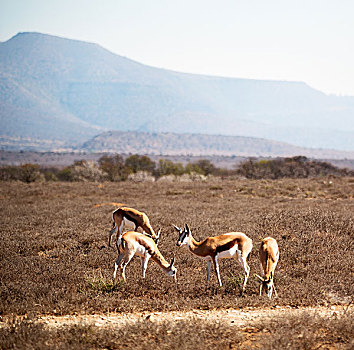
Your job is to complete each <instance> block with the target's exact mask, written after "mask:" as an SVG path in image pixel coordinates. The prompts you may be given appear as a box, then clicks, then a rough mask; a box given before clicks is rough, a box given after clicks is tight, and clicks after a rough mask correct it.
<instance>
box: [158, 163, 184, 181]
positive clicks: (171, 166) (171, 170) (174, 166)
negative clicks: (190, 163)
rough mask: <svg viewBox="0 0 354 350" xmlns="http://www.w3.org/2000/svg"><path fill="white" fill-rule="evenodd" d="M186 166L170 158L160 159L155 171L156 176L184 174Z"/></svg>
mask: <svg viewBox="0 0 354 350" xmlns="http://www.w3.org/2000/svg"><path fill="white" fill-rule="evenodd" d="M183 173H184V167H183V164H182V163H174V162H172V161H171V160H168V159H160V160H159V163H158V165H157V169H156V171H155V175H156V177H161V176H165V175H182V174H183Z"/></svg>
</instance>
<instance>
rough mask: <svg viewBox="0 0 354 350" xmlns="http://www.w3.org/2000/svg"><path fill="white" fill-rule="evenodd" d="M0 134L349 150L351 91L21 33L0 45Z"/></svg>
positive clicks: (353, 144) (353, 146)
mask: <svg viewBox="0 0 354 350" xmlns="http://www.w3.org/2000/svg"><path fill="white" fill-rule="evenodd" d="M0 130H1V131H0V137H1V138H2V139H3V140H4V142H6V143H8V144H11V147H14V148H16V146H19V145H21V142H22V141H23V140H26V141H25V142H27V144H31V142H32V140H33V142H34V144H35V146H34V147H41V142H40V140H45V142H44V144H45V147H46V148H45V149H48V142H47V141H48V140H52V141H53V143H54V144H55V145H59V146H60V145H63V144H65V145H66V146H72V147H77V146H78V145H79V144H82V143H83V142H85V141H87V140H88V139H90V138H92V137H93V136H95V135H97V134H99V133H101V132H104V131H107V130H121V131H129V130H132V131H142V132H173V133H189V134H210V135H215V134H217V135H242V136H246V137H258V138H263V139H270V140H276V141H278V142H287V143H290V144H294V145H297V146H301V147H311V148H326V149H339V150H345V151H354V97H338V96H328V95H326V94H324V93H322V92H320V91H317V90H315V89H312V88H311V87H310V86H308V85H307V84H306V83H303V82H289V81H271V80H255V79H236V78H222V77H214V76H205V75H196V74H187V73H178V72H175V71H170V70H166V69H159V68H154V67H150V66H147V65H144V64H141V63H138V62H135V61H133V60H130V59H128V58H125V57H122V56H119V55H116V54H114V53H112V52H110V51H108V50H106V49H104V48H102V47H101V46H100V45H98V44H94V43H87V42H83V41H78V40H71V39H65V38H60V37H56V36H51V35H46V34H41V33H19V34H17V35H16V36H14V37H13V38H11V39H10V40H8V41H6V42H2V43H0ZM16 140H19V141H18V143H17V142H16ZM0 146H1V145H0ZM12 149H13V148H12ZM37 150H40V149H38V148H37Z"/></svg>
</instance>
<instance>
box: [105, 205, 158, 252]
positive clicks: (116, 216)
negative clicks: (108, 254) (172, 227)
mask: <svg viewBox="0 0 354 350" xmlns="http://www.w3.org/2000/svg"><path fill="white" fill-rule="evenodd" d="M112 220H113V227H112V229H111V230H110V231H109V239H108V246H109V247H110V246H111V238H112V235H113V233H114V232H117V239H116V245H117V249H118V246H119V240H120V237H121V236H122V231H123V226H124V223H128V222H132V223H133V224H134V225H135V228H134V231H136V230H137V228H138V227H141V228H142V229H143V231H144V233H145V234H146V235H148V236H149V237H152V238H153V239H154V240H155V242H156V244H157V243H158V240H159V237H160V230H159V232H158V233H157V234H156V233H155V231H154V230H153V228H152V227H151V225H150V221H149V218H148V217H147V215H146V214H145V213H143V212H141V211H139V210H136V209H133V208H128V207H120V208H118V209H117V210H115V211H114V212H113V213H112Z"/></svg>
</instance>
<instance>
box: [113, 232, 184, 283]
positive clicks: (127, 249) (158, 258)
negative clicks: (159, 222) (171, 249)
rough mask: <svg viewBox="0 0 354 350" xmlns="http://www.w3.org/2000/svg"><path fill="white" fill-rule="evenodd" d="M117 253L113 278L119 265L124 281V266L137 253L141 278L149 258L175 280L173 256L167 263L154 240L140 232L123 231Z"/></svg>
mask: <svg viewBox="0 0 354 350" xmlns="http://www.w3.org/2000/svg"><path fill="white" fill-rule="evenodd" d="M118 253H119V254H118V258H117V260H116V262H115V264H114V274H113V277H114V279H116V276H117V270H118V267H120V268H121V271H122V277H123V280H124V282H125V281H126V278H125V268H126V267H127V265H128V264H129V262H130V260H131V259H132V258H133V256H135V255H137V256H140V259H141V268H142V276H143V278H145V272H146V268H147V264H148V262H149V259H150V258H151V259H152V260H153V261H155V262H156V263H157V264H158V265H159V266H160V267H161V268H162V269H163V270H164V272H165V273H166V274H167V275H169V276H172V277H173V278H174V279H175V281H176V280H177V276H176V275H177V269H176V267H174V266H173V264H174V261H175V258H172V260H171V263H170V264H169V263H168V262H167V261H166V260H165V258H164V257H163V256H162V254H161V253H160V251H159V249H158V248H157V245H156V243H155V242H154V240H153V239H152V238H150V237H148V236H146V235H144V234H142V233H140V232H134V231H128V232H125V233H124V234H123V235H122V237H121V242H120V244H119V246H118Z"/></svg>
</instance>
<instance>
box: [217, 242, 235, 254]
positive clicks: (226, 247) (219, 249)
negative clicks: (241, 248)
mask: <svg viewBox="0 0 354 350" xmlns="http://www.w3.org/2000/svg"><path fill="white" fill-rule="evenodd" d="M235 244H237V239H234V240H232V241H230V242H228V243H226V244H223V245H221V246H218V247H217V248H216V253H217V254H218V253H221V252H225V251H226V250H229V249H231V248H233V247H234V245H235Z"/></svg>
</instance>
